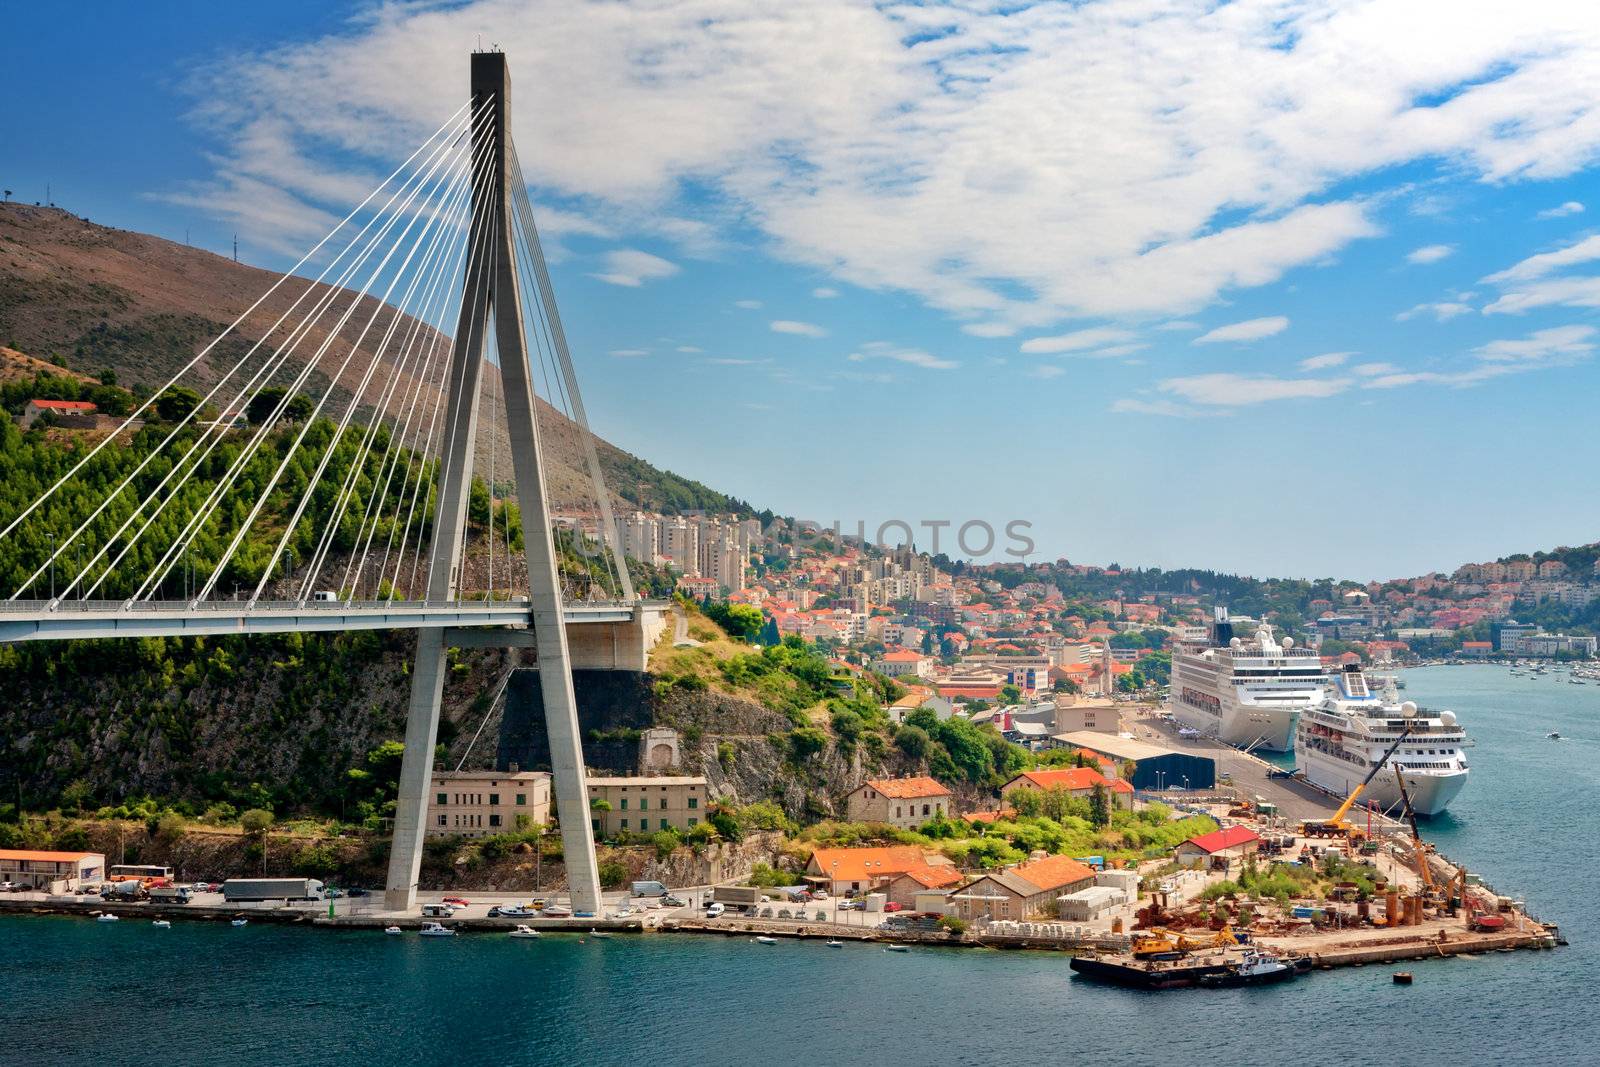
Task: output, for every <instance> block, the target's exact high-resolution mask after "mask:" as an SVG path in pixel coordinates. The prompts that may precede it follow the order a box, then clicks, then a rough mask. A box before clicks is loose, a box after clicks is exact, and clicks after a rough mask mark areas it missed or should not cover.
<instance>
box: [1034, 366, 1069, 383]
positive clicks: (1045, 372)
mask: <svg viewBox="0 0 1600 1067" xmlns="http://www.w3.org/2000/svg"><path fill="white" fill-rule="evenodd" d="M1065 373H1067V372H1066V371H1065V370H1063V369H1062V368H1061V367H1058V366H1056V365H1055V364H1054V363H1040V364H1038V365H1037V366H1035V367H1034V368H1033V369H1032V370H1030V371H1028V377H1030V378H1043V379H1050V378H1059V377H1061V376H1062V375H1063V374H1065Z"/></svg>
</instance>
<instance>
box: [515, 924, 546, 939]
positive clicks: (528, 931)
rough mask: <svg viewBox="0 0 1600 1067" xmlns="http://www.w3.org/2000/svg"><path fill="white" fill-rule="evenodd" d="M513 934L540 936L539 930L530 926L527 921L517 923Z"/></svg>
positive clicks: (516, 935) (529, 936)
mask: <svg viewBox="0 0 1600 1067" xmlns="http://www.w3.org/2000/svg"><path fill="white" fill-rule="evenodd" d="M511 936H512V937H527V938H533V937H539V936H540V934H539V931H537V930H535V929H534V928H533V927H531V926H529V925H528V924H527V923H518V924H517V928H516V929H515V930H513V931H511Z"/></svg>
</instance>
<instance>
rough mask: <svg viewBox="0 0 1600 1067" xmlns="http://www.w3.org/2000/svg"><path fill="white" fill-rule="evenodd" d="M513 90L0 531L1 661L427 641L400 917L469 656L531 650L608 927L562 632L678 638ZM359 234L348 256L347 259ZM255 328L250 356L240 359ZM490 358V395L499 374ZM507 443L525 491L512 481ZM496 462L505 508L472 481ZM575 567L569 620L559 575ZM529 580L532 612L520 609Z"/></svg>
mask: <svg viewBox="0 0 1600 1067" xmlns="http://www.w3.org/2000/svg"><path fill="white" fill-rule="evenodd" d="M510 88H511V86H510V76H509V72H508V69H507V63H506V57H505V55H504V54H503V53H499V52H478V53H474V54H473V55H472V57H471V99H470V101H469V103H468V104H466V105H463V106H462V108H460V109H459V110H458V111H457V112H456V114H455V115H453V116H452V117H451V118H450V119H448V120H446V122H445V124H444V125H443V126H441V127H440V128H439V129H438V130H436V131H435V132H434V133H433V135H432V136H430V137H429V138H428V139H427V140H426V141H424V142H423V144H422V145H421V146H420V147H419V148H418V149H417V150H416V151H415V152H413V153H412V155H411V156H410V157H409V158H408V159H407V160H406V161H405V163H403V164H401V166H400V167H399V168H398V169H396V170H395V171H394V173H392V174H391V175H390V176H389V177H388V178H387V179H385V181H384V182H383V183H382V184H380V185H379V187H378V188H377V189H376V190H374V191H373V193H372V194H370V195H369V196H368V197H367V198H366V199H365V200H363V201H362V203H361V204H359V205H357V207H356V208H355V210H353V211H352V212H351V213H350V214H349V215H347V216H346V217H345V218H344V219H343V220H342V221H341V222H340V223H339V224H338V225H337V226H335V227H334V229H333V231H332V232H330V233H329V234H328V236H327V237H324V238H323V240H322V241H319V242H318V243H317V245H316V246H314V247H313V248H312V249H311V251H310V252H308V253H307V254H306V256H305V257H304V258H302V259H301V260H300V262H299V263H297V264H296V265H295V267H294V268H292V269H291V270H290V271H289V272H288V273H286V274H284V275H283V276H282V277H280V278H279V279H278V280H277V282H276V283H274V284H273V285H272V286H271V288H270V289H268V290H267V292H266V293H264V294H263V295H262V296H261V297H260V298H259V299H257V300H256V302H255V303H254V304H252V305H251V306H250V307H249V308H247V309H246V310H245V312H244V313H243V314H241V315H240V316H239V317H238V318H237V319H235V320H234V321H233V323H232V324H231V325H230V326H229V327H228V328H227V329H225V330H224V331H223V333H222V334H221V335H219V336H218V337H217V338H216V339H215V340H213V341H212V342H211V343H210V344H208V345H207V346H206V347H205V348H203V349H202V350H200V351H199V352H198V353H197V354H196V355H195V356H194V358H193V359H191V360H190V361H189V362H188V363H187V364H185V365H184V366H183V368H182V369H180V370H179V371H178V373H177V374H175V375H174V376H173V377H172V379H171V380H169V381H168V382H167V383H166V385H165V386H163V387H161V388H159V389H156V390H153V391H152V392H151V393H150V394H149V396H148V398H147V399H145V400H143V401H142V402H141V403H139V404H138V405H137V406H136V407H135V409H134V410H133V412H132V413H131V414H130V415H129V416H128V417H127V420H126V421H125V422H123V423H122V425H121V426H120V427H119V428H118V430H117V431H116V432H114V433H111V434H109V435H107V436H105V437H103V438H102V439H101V440H100V441H99V443H97V444H95V445H94V446H93V447H91V448H87V449H84V450H83V451H82V452H81V453H78V454H75V455H74V456H69V457H68V458H69V461H72V460H75V462H72V465H71V466H70V469H67V470H66V471H65V473H63V474H61V475H60V477H59V478H58V479H57V480H56V481H55V482H54V484H52V485H50V486H49V487H48V488H46V489H44V491H43V492H42V493H41V494H40V496H39V497H38V498H37V499H36V500H34V501H33V502H32V503H30V504H29V505H28V506H27V507H25V508H24V509H22V511H21V512H20V513H19V514H17V515H14V516H10V517H9V518H0V567H8V568H10V570H8V571H6V572H5V573H7V574H13V573H14V574H16V577H15V578H14V579H11V578H7V579H6V584H8V585H10V586H12V587H13V588H12V589H11V590H10V592H9V599H5V600H0V641H48V640H65V639H94V638H107V637H149V636H174V637H187V636H205V635H219V634H246V635H247V634H259V633H284V632H316V631H341V630H361V629H412V630H416V631H417V654H416V660H415V663H414V664H413V669H412V672H411V679H412V690H411V697H410V702H409V706H408V710H407V719H406V736H405V755H404V758H403V761H402V767H401V772H400V784H399V791H398V798H397V802H396V808H395V820H394V840H393V848H392V851H391V854H390V863H389V872H388V880H387V885H386V889H385V904H386V906H387V908H388V909H389V910H391V911H408V910H411V909H412V908H414V906H415V903H416V890H417V883H418V877H419V873H420V870H421V863H422V845H423V837H424V834H425V829H426V828H425V826H424V819H425V816H426V814H427V807H428V799H429V796H430V793H431V789H430V785H431V779H432V773H433V759H434V749H435V744H436V742H437V738H438V726H439V715H440V705H441V701H442V697H443V685H444V679H445V675H446V670H445V655H446V649H447V647H448V646H449V645H451V644H457V645H470V646H473V647H505V648H532V649H534V650H535V651H536V654H537V657H538V665H539V668H540V669H539V678H540V692H541V699H542V703H543V708H544V713H545V722H546V726H547V729H548V732H549V740H550V753H551V771H552V775H553V778H554V786H555V799H556V803H557V805H558V812H559V816H560V821H561V832H562V842H563V846H564V849H565V853H566V870H567V881H568V886H569V889H570V893H571V901H572V907H573V910H574V911H576V912H588V913H596V914H597V913H598V911H599V908H600V885H599V874H598V871H597V868H596V863H595V855H594V839H593V832H592V827H591V823H590V814H589V803H588V790H587V783H586V781H585V778H584V762H583V752H582V748H581V743H580V738H579V728H578V716H577V704H576V700H575V696H574V687H573V677H572V667H573V662H574V660H573V650H572V648H571V646H570V645H569V636H568V635H569V630H570V631H571V633H572V635H573V637H572V640H573V641H574V642H576V643H577V645H578V646H579V653H580V655H579V662H580V664H581V665H582V666H585V667H590V666H596V667H601V668H604V669H625V670H627V669H636V670H642V669H643V656H644V652H645V650H646V649H647V648H648V647H649V644H650V642H651V640H652V638H653V637H654V635H655V634H656V633H657V632H659V625H660V620H661V608H660V606H659V605H649V604H642V603H640V602H638V600H637V599H636V597H635V595H634V590H633V586H632V582H631V581H630V579H629V575H628V571H627V565H626V560H625V558H624V557H623V554H622V553H621V551H620V548H619V545H618V535H617V529H616V524H615V521H614V517H613V515H612V510H611V502H610V496H609V494H608V492H607V490H606V486H605V482H604V478H603V476H602V474H601V470H600V464H599V459H598V454H597V451H596V448H595V445H594V441H593V438H592V436H591V435H590V433H589V431H588V425H587V418H586V415H585V412H584V409H583V404H582V400H581V398H580V396H579V393H578V383H577V379H576V375H575V373H574V371H573V363H572V358H571V353H570V351H569V350H568V346H567V341H566V337H565V334H564V332H563V330H562V327H561V321H560V316H559V314H558V313H557V310H556V304H555V294H554V290H553V287H552V286H551V283H550V277H549V272H548V269H547V266H546V263H545V259H544V254H543V251H542V249H541V247H540V243H539V235H538V230H537V227H536V226H535V224H534V219H533V210H532V205H531V203H530V201H529V199H528V195H527V190H526V186H525V183H524V180H523V178H522V174H521V167H520V165H519V163H518V162H517V157H516V149H515V145H514V144H513V142H512V139H511V121H510V103H511V97H510ZM402 175H403V176H404V177H403V178H402ZM385 198H386V199H385ZM379 204H381V205H382V206H381V207H379V206H376V205H379ZM362 218H366V221H365V223H364V224H361V223H360V220H361V219H362ZM358 225H359V229H357V226H358ZM341 232H344V233H349V232H353V233H354V236H353V237H349V241H348V244H345V245H344V246H343V247H342V248H336V246H335V244H334V243H332V242H334V238H335V237H336V235H339V234H341ZM330 257H331V258H330ZM314 260H320V261H324V262H325V265H324V266H323V267H322V269H321V273H320V274H319V275H318V276H317V277H316V278H315V279H314V280H311V281H307V280H306V279H305V278H303V277H301V276H300V275H298V274H296V273H295V272H296V271H299V270H300V269H301V268H302V267H306V265H307V264H308V263H311V262H313V261H314ZM308 274H309V270H308ZM297 289H298V290H300V291H299V295H298V296H295V295H294V293H295V291H296V290H297ZM291 297H293V299H292V301H291V299H290V298H291ZM274 318H275V321H274ZM451 318H454V320H455V329H454V332H453V333H449V334H446V333H445V332H444V330H443V329H442V328H439V327H442V326H443V325H444V324H445V323H446V322H448V321H449V320H450V319H451ZM241 326H243V328H242V329H241ZM246 331H251V332H253V333H254V334H255V335H256V336H258V337H259V340H256V341H255V342H254V343H251V344H248V345H247V344H246V342H245V340H244V339H243V338H242V335H243V334H244V333H245V332H246ZM230 337H231V340H230V341H229V345H228V346H226V347H219V346H220V345H222V342H223V341H224V340H225V339H228V338H230ZM530 338H531V342H530ZM491 339H492V343H493V349H492V351H493V353H494V362H495V363H497V364H498V375H488V374H486V372H485V365H486V363H488V362H490V356H489V351H490V348H489V345H490V342H491ZM530 343H531V344H532V346H533V347H534V348H535V349H536V350H537V355H538V359H537V360H535V359H533V358H532V357H531V356H530V351H529V349H530ZM246 348H247V350H245V349H246ZM241 351H243V354H242V355H239V353H240V352H241ZM536 368H537V370H536ZM536 374H537V376H538V377H539V378H540V380H542V381H543V383H544V389H543V396H544V400H545V401H546V402H548V404H549V405H550V406H551V407H553V408H554V409H556V411H557V412H559V413H565V414H566V415H567V416H568V419H569V420H570V423H571V424H572V425H573V426H575V427H576V428H577V431H578V432H579V439H580V441H581V443H582V451H581V454H582V456H583V458H584V461H585V462H586V464H587V466H588V475H589V479H590V481H591V482H592V483H593V488H594V492H595V504H596V508H595V511H594V513H593V520H594V523H593V525H594V530H595V534H596V536H595V538H594V539H593V540H594V542H598V550H597V551H596V550H593V549H594V546H593V543H592V542H591V541H590V539H589V538H588V536H587V533H586V532H585V531H583V530H581V529H575V530H573V531H572V532H571V533H570V534H569V533H567V532H565V531H563V533H562V535H561V536H562V538H566V540H565V541H563V540H561V539H558V537H557V534H556V530H555V527H554V526H553V524H552V521H551V516H550V511H549V503H548V496H547V492H546V488H547V474H548V473H549V472H548V467H547V462H546V454H545V451H544V448H543V442H542V441H541V439H540V432H541V431H540V424H539V418H538V410H539V406H540V403H541V399H540V395H539V392H538V391H537V390H536V388H535V377H536ZM486 386H487V388H489V389H490V390H495V391H498V393H499V400H500V402H501V404H503V421H502V419H501V416H500V414H499V412H498V409H497V407H496V404H495V402H494V399H493V398H491V400H490V403H489V405H488V411H489V432H488V434H487V435H483V434H481V433H480V418H479V415H480V410H479V409H480V398H481V396H482V394H483V392H484V390H485V387H486ZM146 423H148V425H146ZM480 436H484V437H485V440H486V441H489V442H492V446H486V445H481V444H480V443H479V438H480ZM158 439H159V443H156V442H157V441H158ZM130 441H131V442H132V445H131V446H130V445H129V443H128V442H130ZM502 442H508V443H509V453H510V454H509V457H508V458H509V460H510V467H511V470H510V471H509V472H506V471H504V470H503V469H501V470H498V471H497V469H496V463H497V461H501V460H503V459H504V458H507V457H505V456H504V446H503V444H502ZM486 447H487V448H488V449H489V451H488V457H487V458H488V463H487V464H486V467H487V469H486V471H485V472H484V473H485V474H486V475H487V478H486V479H485V482H486V483H487V489H488V501H487V505H485V504H484V502H483V500H482V495H481V489H482V488H483V487H484V483H483V482H480V483H477V484H476V485H475V483H474V464H475V455H476V454H478V453H480V452H481V451H483V450H484V449H485V448H486ZM108 449H109V450H110V451H108ZM507 473H509V474H510V475H512V476H513V477H514V480H515V486H516V494H515V495H516V501H515V503H516V508H515V509H513V508H512V507H511V501H510V500H509V498H508V497H507V496H506V494H505V493H504V492H503V491H502V489H501V486H502V484H503V483H502V481H501V479H502V478H503V477H504V476H505V475H506V474H507ZM88 487H93V488H92V491H91V490H90V489H89V488H88ZM475 488H476V489H479V490H480V492H479V495H478V497H477V498H476V499H475V497H474V489H475ZM500 500H504V503H503V504H501V503H499V502H498V501H500ZM469 516H470V521H469ZM518 521H520V541H521V543H520V545H518V544H517V535H516V534H514V523H516V522H518ZM485 525H486V526H487V535H486V536H481V534H480V538H481V539H480V540H479V541H478V543H477V545H476V547H475V550H474V551H473V552H471V553H469V551H468V543H469V536H470V535H471V534H472V531H473V530H474V529H476V530H478V531H482V530H483V528H484V527H485ZM7 539H9V543H7ZM497 557H498V558H497ZM575 558H576V559H578V561H579V562H578V564H577V566H575V567H569V569H568V571H567V572H566V577H567V579H568V580H569V581H570V582H571V598H570V602H569V597H568V595H567V592H566V589H565V587H564V583H563V573H564V572H563V569H562V561H563V559H567V560H571V559H575ZM485 564H486V566H485ZM19 568H20V571H19ZM497 568H498V570H497ZM524 571H525V573H526V578H527V585H526V589H525V591H524V590H522V589H515V588H513V584H512V583H513V578H514V577H516V576H518V575H520V574H521V573H522V572H524ZM47 593H48V599H45V597H46V594H47ZM230 593H231V595H230ZM624 644H627V645H629V646H630V647H629V648H628V649H624V648H623V647H622V646H623V645H624Z"/></svg>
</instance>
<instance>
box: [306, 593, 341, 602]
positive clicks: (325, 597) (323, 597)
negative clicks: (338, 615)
mask: <svg viewBox="0 0 1600 1067" xmlns="http://www.w3.org/2000/svg"><path fill="white" fill-rule="evenodd" d="M311 599H312V600H315V601H318V602H320V603H324V604H331V603H334V602H336V601H337V600H338V599H339V594H338V593H335V592H334V591H333V590H332V589H318V590H317V591H316V592H315V593H312V594H311Z"/></svg>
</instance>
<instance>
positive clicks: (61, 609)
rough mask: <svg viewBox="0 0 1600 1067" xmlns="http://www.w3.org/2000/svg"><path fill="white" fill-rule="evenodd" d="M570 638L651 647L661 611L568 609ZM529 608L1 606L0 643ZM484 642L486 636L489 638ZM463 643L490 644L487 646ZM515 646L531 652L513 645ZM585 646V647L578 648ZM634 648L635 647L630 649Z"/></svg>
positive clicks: (464, 620)
mask: <svg viewBox="0 0 1600 1067" xmlns="http://www.w3.org/2000/svg"><path fill="white" fill-rule="evenodd" d="M564 612H565V617H566V623H567V628H568V634H569V636H574V631H575V629H576V630H582V629H585V628H588V627H597V626H609V627H611V628H612V629H620V630H639V631H641V632H640V633H639V634H638V635H637V638H636V640H643V641H645V642H646V645H645V649H643V650H642V651H647V650H648V644H650V643H653V639H654V636H655V635H656V634H657V633H659V630H660V627H661V625H663V623H662V621H661V620H662V616H663V605H660V604H653V603H624V602H609V603H607V602H601V603H582V604H568V605H566V607H565V609H564ZM529 621H530V616H529V607H528V600H527V598H526V597H518V598H516V599H513V600H492V601H478V600H462V601H432V602H430V601H416V600H412V601H400V600H397V601H392V602H391V601H384V600H373V601H331V602H325V601H306V602H300V601H257V602H256V603H255V604H250V603H248V602H246V601H238V600H217V601H201V602H187V601H135V602H128V601H119V600H112V601H106V600H61V601H57V602H55V603H52V602H50V601H44V600H33V601H21V600H11V601H0V641H4V642H16V641H59V640H67V639H91V638H105V637H200V636H210V635H220V634H261V633H314V632H320V631H330V630H421V629H437V628H446V629H451V630H458V629H466V628H482V627H513V628H522V629H525V628H527V627H528V625H529ZM484 636H485V638H487V637H488V635H484ZM463 643H470V644H486V643H492V642H491V641H489V640H470V639H469V640H467V641H464V642H463ZM507 643H509V644H523V643H527V644H531V642H523V641H521V640H510V641H508V642H507ZM580 643H583V642H581V641H580ZM630 643H631V642H630Z"/></svg>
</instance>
